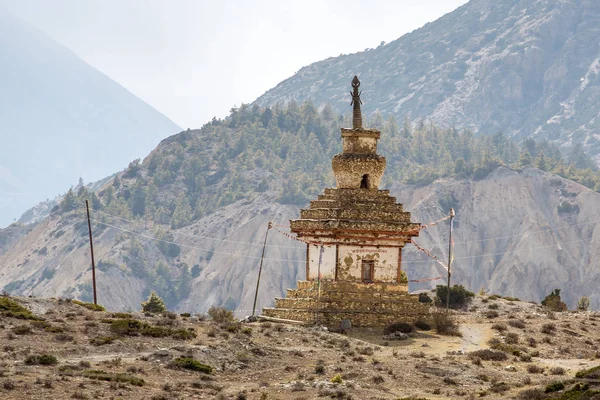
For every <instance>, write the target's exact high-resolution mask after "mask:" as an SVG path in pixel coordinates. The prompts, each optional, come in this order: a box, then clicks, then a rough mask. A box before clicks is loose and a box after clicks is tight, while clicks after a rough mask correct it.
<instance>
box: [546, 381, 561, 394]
mask: <svg viewBox="0 0 600 400" xmlns="http://www.w3.org/2000/svg"><path fill="white" fill-rule="evenodd" d="M564 388H565V384H564V383H562V382H559V381H555V382H552V383H550V384H549V385H548V386H546V390H544V392H545V393H553V392H558V391H559V390H563V389H564Z"/></svg>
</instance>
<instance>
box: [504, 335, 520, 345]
mask: <svg viewBox="0 0 600 400" xmlns="http://www.w3.org/2000/svg"><path fill="white" fill-rule="evenodd" d="M504 341H505V342H506V343H507V344H517V343H519V335H517V334H516V333H514V332H509V333H507V334H506V336H505V337H504Z"/></svg>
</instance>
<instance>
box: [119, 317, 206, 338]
mask: <svg viewBox="0 0 600 400" xmlns="http://www.w3.org/2000/svg"><path fill="white" fill-rule="evenodd" d="M110 330H111V331H112V332H113V333H115V334H117V335H126V336H138V335H141V336H149V337H167V336H171V337H172V338H174V339H181V340H188V339H192V338H195V337H196V333H195V332H194V331H193V330H192V331H188V330H185V329H171V328H166V327H164V326H154V325H150V324H148V323H146V322H141V321H138V320H136V319H115V320H112V321H111V323H110Z"/></svg>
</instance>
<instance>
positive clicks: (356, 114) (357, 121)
mask: <svg viewBox="0 0 600 400" xmlns="http://www.w3.org/2000/svg"><path fill="white" fill-rule="evenodd" d="M359 86H360V81H359V80H358V76H356V75H354V79H352V91H351V92H350V95H351V96H352V102H351V103H350V105H351V106H353V107H352V129H362V114H361V112H360V105H361V104H362V101H361V100H360V95H361V93H362V92H360V93H359V92H358V87H359Z"/></svg>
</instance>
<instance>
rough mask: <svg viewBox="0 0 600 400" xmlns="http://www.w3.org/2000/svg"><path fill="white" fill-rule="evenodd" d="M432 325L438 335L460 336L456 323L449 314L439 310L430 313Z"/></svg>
mask: <svg viewBox="0 0 600 400" xmlns="http://www.w3.org/2000/svg"><path fill="white" fill-rule="evenodd" d="M432 317H433V325H434V326H435V330H436V332H437V333H439V334H440V335H445V336H462V334H461V333H460V331H459V330H458V323H456V321H455V320H454V318H453V317H452V315H450V314H449V313H447V312H445V311H442V310H439V311H436V312H434V313H432Z"/></svg>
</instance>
